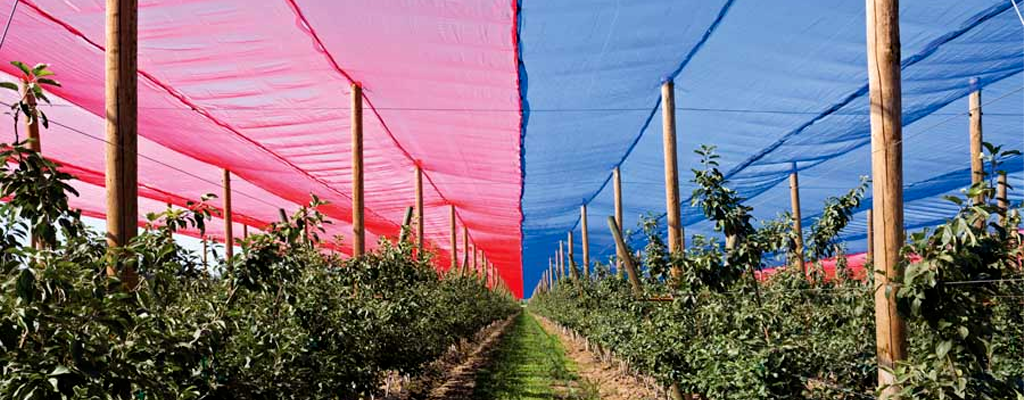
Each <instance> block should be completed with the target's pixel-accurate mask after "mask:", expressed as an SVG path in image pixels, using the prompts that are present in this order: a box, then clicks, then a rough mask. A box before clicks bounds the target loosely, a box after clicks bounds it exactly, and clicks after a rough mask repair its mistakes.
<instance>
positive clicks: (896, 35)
mask: <svg viewBox="0 0 1024 400" xmlns="http://www.w3.org/2000/svg"><path fill="white" fill-rule="evenodd" d="M865 8H866V10H867V13H866V14H867V53H868V54H867V56H868V65H867V67H868V83H869V93H870V99H871V102H870V104H871V172H872V186H873V187H872V196H873V198H874V202H873V204H872V208H873V210H874V212H873V217H874V226H875V227H877V228H878V231H877V232H875V233H874V238H873V239H874V241H875V244H874V251H875V258H874V262H875V268H874V269H875V271H876V273H875V284H876V287H875V341H876V348H877V350H878V364H879V368H878V384H879V387H880V388H885V389H884V390H882V391H881V392H880V393H879V396H880V398H893V397H898V396H899V392H900V387H899V386H898V385H897V384H896V381H895V379H894V377H893V375H892V373H891V372H889V371H892V370H893V369H894V368H895V364H896V362H898V361H900V360H903V359H905V358H906V354H907V352H906V327H905V325H904V322H903V319H902V317H900V315H899V313H898V312H897V311H896V299H895V298H894V293H896V289H897V288H896V287H895V285H898V282H900V281H901V280H902V279H901V277H900V276H899V273H898V267H899V264H900V248H901V247H902V246H903V235H904V232H903V145H902V139H903V132H902V127H903V122H902V115H901V113H902V111H903V105H902V99H901V92H900V91H901V83H900V30H899V21H900V19H899V0H867V7H865Z"/></svg>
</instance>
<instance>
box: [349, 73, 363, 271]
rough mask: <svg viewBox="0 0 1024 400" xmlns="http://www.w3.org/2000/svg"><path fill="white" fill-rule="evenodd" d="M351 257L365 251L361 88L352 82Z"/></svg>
mask: <svg viewBox="0 0 1024 400" xmlns="http://www.w3.org/2000/svg"><path fill="white" fill-rule="evenodd" d="M351 119H352V121H351V123H352V257H359V256H361V255H363V253H365V252H366V227H365V225H364V219H363V211H364V210H363V88H362V86H359V84H358V83H353V84H352V117H351Z"/></svg>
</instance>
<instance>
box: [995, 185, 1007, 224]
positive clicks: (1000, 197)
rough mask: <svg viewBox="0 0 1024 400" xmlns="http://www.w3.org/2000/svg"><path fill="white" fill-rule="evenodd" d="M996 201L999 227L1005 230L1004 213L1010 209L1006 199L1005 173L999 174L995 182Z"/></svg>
mask: <svg viewBox="0 0 1024 400" xmlns="http://www.w3.org/2000/svg"><path fill="white" fill-rule="evenodd" d="M996 199H997V203H996V204H997V205H998V206H999V226H1001V227H1003V228H1006V212H1007V211H1008V210H1009V209H1010V200H1009V199H1008V198H1007V197H1006V171H1000V172H999V180H998V181H997V182H996Z"/></svg>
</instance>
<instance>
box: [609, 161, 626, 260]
mask: <svg viewBox="0 0 1024 400" xmlns="http://www.w3.org/2000/svg"><path fill="white" fill-rule="evenodd" d="M612 179H613V181H614V182H613V183H614V187H615V223H616V224H617V226H618V227H619V229H620V231H619V234H620V235H621V234H623V232H622V231H621V229H622V174H621V173H620V172H619V167H615V169H614V170H613V171H612ZM616 253H617V254H616V260H615V273H616V274H617V275H618V276H620V277H621V276H622V275H623V271H622V260H623V259H625V258H626V257H627V256H628V255H627V254H624V253H622V252H619V251H618V248H617V247H616Z"/></svg>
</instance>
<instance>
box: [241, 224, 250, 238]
mask: <svg viewBox="0 0 1024 400" xmlns="http://www.w3.org/2000/svg"><path fill="white" fill-rule="evenodd" d="M248 238H249V225H246V224H242V239H248Z"/></svg>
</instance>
